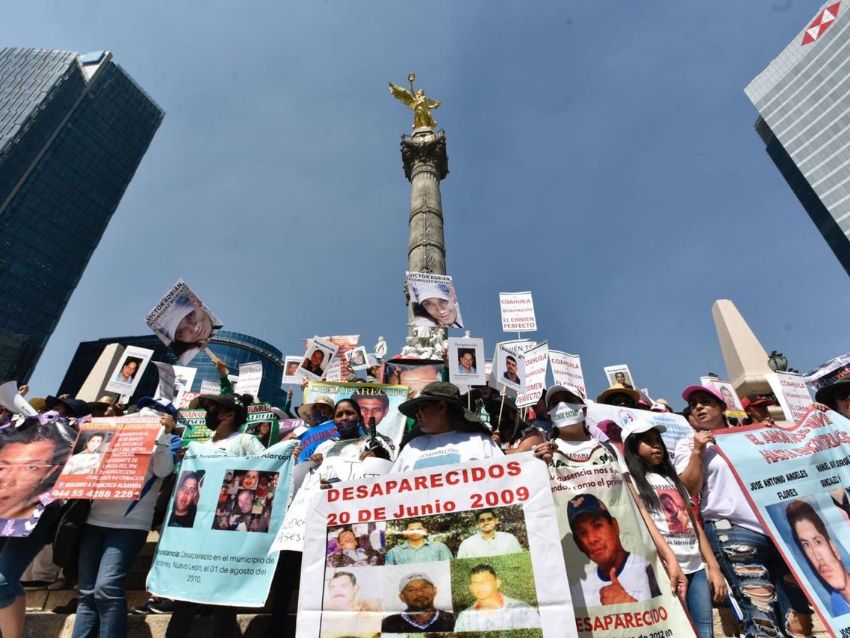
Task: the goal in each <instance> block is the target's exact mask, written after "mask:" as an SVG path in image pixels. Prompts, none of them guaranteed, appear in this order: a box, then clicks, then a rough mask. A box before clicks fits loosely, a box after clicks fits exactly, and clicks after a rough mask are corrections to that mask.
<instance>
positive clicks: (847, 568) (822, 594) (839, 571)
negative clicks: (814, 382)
mask: <svg viewBox="0 0 850 638" xmlns="http://www.w3.org/2000/svg"><path fill="white" fill-rule="evenodd" d="M715 438H716V441H717V445H718V446H719V449H720V453H721V454H722V455H723V456H724V457H725V458H726V460H727V461H729V464H730V465H731V467H732V469H733V471H734V472H735V474H736V475H737V478H738V482H739V483H740V484H741V487H742V488H743V490H744V494H746V495H747V498H749V500H750V503H751V504H752V505H753V509H754V510H755V512H756V514H757V515H758V517H759V519H760V520H761V522H762V525H763V526H764V529H765V530H766V531H767V533H768V534H770V536H771V538H772V539H773V541H774V543H775V544H776V546H777V547H778V548H779V551H780V552H781V553H782V555H783V557H784V558H785V562H786V563H788V566H789V567H790V568H791V571H792V572H794V575H795V576H796V577H797V581H798V582H799V583H800V585H802V586H803V588H804V589H805V590H806V593H807V594H808V596H809V600H810V601H811V602H812V604H813V605H814V607H815V609H816V610H817V612H818V614H819V615H820V617H821V618H822V620H823V622H824V624H825V625H826V626H827V627H828V628H829V629H830V631H831V633H832V635H833V636H847V635H850V421H848V420H847V419H845V418H843V417H842V416H840V415H838V414H836V413H835V412H819V411H817V410H811V411H810V412H808V414H806V416H805V417H804V418H803V419H802V420H801V421H800V422H799V423H798V424H796V425H795V426H793V427H792V428H789V429H780V428H765V427H760V426H748V427H743V428H731V429H729V430H724V431H722V432H718V431H715Z"/></svg>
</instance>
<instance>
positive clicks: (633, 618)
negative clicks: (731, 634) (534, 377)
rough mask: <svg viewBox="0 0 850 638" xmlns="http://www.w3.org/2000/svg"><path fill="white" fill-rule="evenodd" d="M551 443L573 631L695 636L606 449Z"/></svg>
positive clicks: (620, 636) (622, 637)
mask: <svg viewBox="0 0 850 638" xmlns="http://www.w3.org/2000/svg"><path fill="white" fill-rule="evenodd" d="M557 445H558V448H557V450H556V451H555V453H554V455H553V459H552V463H551V464H549V465H548V468H549V474H550V478H551V487H552V494H553V496H554V499H555V512H556V516H557V519H558V528H559V530H560V534H559V538H560V539H561V547H562V551H563V554H564V562H565V563H566V567H567V578H568V580H569V588H570V593H571V597H572V604H573V609H574V610H575V615H576V625H575V627H576V629H577V631H578V636H593V638H609V637H610V638H614V637H616V638H641V637H643V638H645V637H646V636H661V637H663V636H676V637H677V638H679V637H680V636H694V632H693V629H692V628H691V624H690V621H689V620H688V617H687V615H686V614H685V611H684V609H683V608H682V605H681V603H680V602H679V599H678V598H677V597H676V596H675V595H674V594H673V593H672V592H671V589H670V582H669V580H668V578H667V573H666V572H665V570H664V566H663V564H662V562H661V560H660V559H659V558H658V554H657V552H656V549H655V544H654V543H653V541H652V538H651V537H650V535H649V531H648V530H647V528H646V524H645V523H644V521H643V518H642V517H641V514H640V510H639V509H638V507H637V505H636V504H635V502H634V500H633V499H632V496H631V493H630V492H629V490H628V489H627V487H626V486H625V485H624V480H625V479H624V476H623V473H622V471H621V468H620V465H619V462H618V460H617V458H616V457H615V455H614V454H613V453H612V450H611V449H610V448H609V447H607V446H606V445H604V444H602V443H600V442H598V441H596V440H594V439H590V440H589V441H587V442H585V443H584V444H581V445H566V444H564V442H562V441H560V440H558V441H557ZM682 507H685V506H684V504H682ZM553 635H568V634H567V632H566V631H564V630H563V629H562V630H561V633H557V634H553Z"/></svg>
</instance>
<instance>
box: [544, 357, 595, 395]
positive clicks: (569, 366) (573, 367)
mask: <svg viewBox="0 0 850 638" xmlns="http://www.w3.org/2000/svg"><path fill="white" fill-rule="evenodd" d="M549 363H550V364H551V366H552V377H553V379H554V381H555V385H566V386H571V387H573V388H575V389H576V390H578V391H579V392H580V393H581V397H582V398H583V399H586V398H587V388H586V387H585V385H584V372H582V370H581V357H579V356H578V355H577V354H569V353H567V352H561V351H560V350H550V351H549Z"/></svg>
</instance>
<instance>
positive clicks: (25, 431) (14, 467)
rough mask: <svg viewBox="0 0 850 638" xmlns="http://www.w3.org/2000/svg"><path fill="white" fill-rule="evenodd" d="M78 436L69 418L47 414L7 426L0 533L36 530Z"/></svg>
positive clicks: (1, 459)
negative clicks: (68, 422) (51, 491)
mask: <svg viewBox="0 0 850 638" xmlns="http://www.w3.org/2000/svg"><path fill="white" fill-rule="evenodd" d="M76 436H77V433H76V431H74V429H73V428H71V427H70V426H69V425H68V424H67V422H66V421H64V420H63V419H59V418H50V417H48V416H45V415H43V416H41V417H32V418H29V419H27V420H26V421H25V422H24V423H23V424H22V425H19V426H18V427H9V428H7V429H6V431H5V432H4V436H2V437H0V468H2V470H3V478H2V479H0V485H2V488H3V489H2V493H0V536H2V537H7V536H29V535H30V533H31V532H32V530H33V529H35V526H36V525H37V524H38V519H39V518H41V515H42V513H43V512H44V507H45V506H46V505H47V504H48V503H50V502H51V501H52V500H53V499H52V498H51V497H50V496H49V492H50V489H51V488H52V487H53V484H54V482H55V481H56V479H57V477H58V476H59V472H61V471H62V467H63V466H64V465H65V461H67V460H68V457H69V456H70V454H71V450H72V448H73V445H74V439H75V438H76ZM10 474H11V476H9V475H10Z"/></svg>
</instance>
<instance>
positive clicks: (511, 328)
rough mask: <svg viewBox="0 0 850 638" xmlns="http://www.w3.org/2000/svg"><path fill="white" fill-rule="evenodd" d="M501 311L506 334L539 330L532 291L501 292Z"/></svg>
mask: <svg viewBox="0 0 850 638" xmlns="http://www.w3.org/2000/svg"><path fill="white" fill-rule="evenodd" d="M499 309H500V310H501V311H502V330H503V331H504V332H535V331H536V330H537V318H536V317H535V316H534V301H533V300H532V299H531V291H525V292H500V293H499Z"/></svg>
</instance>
